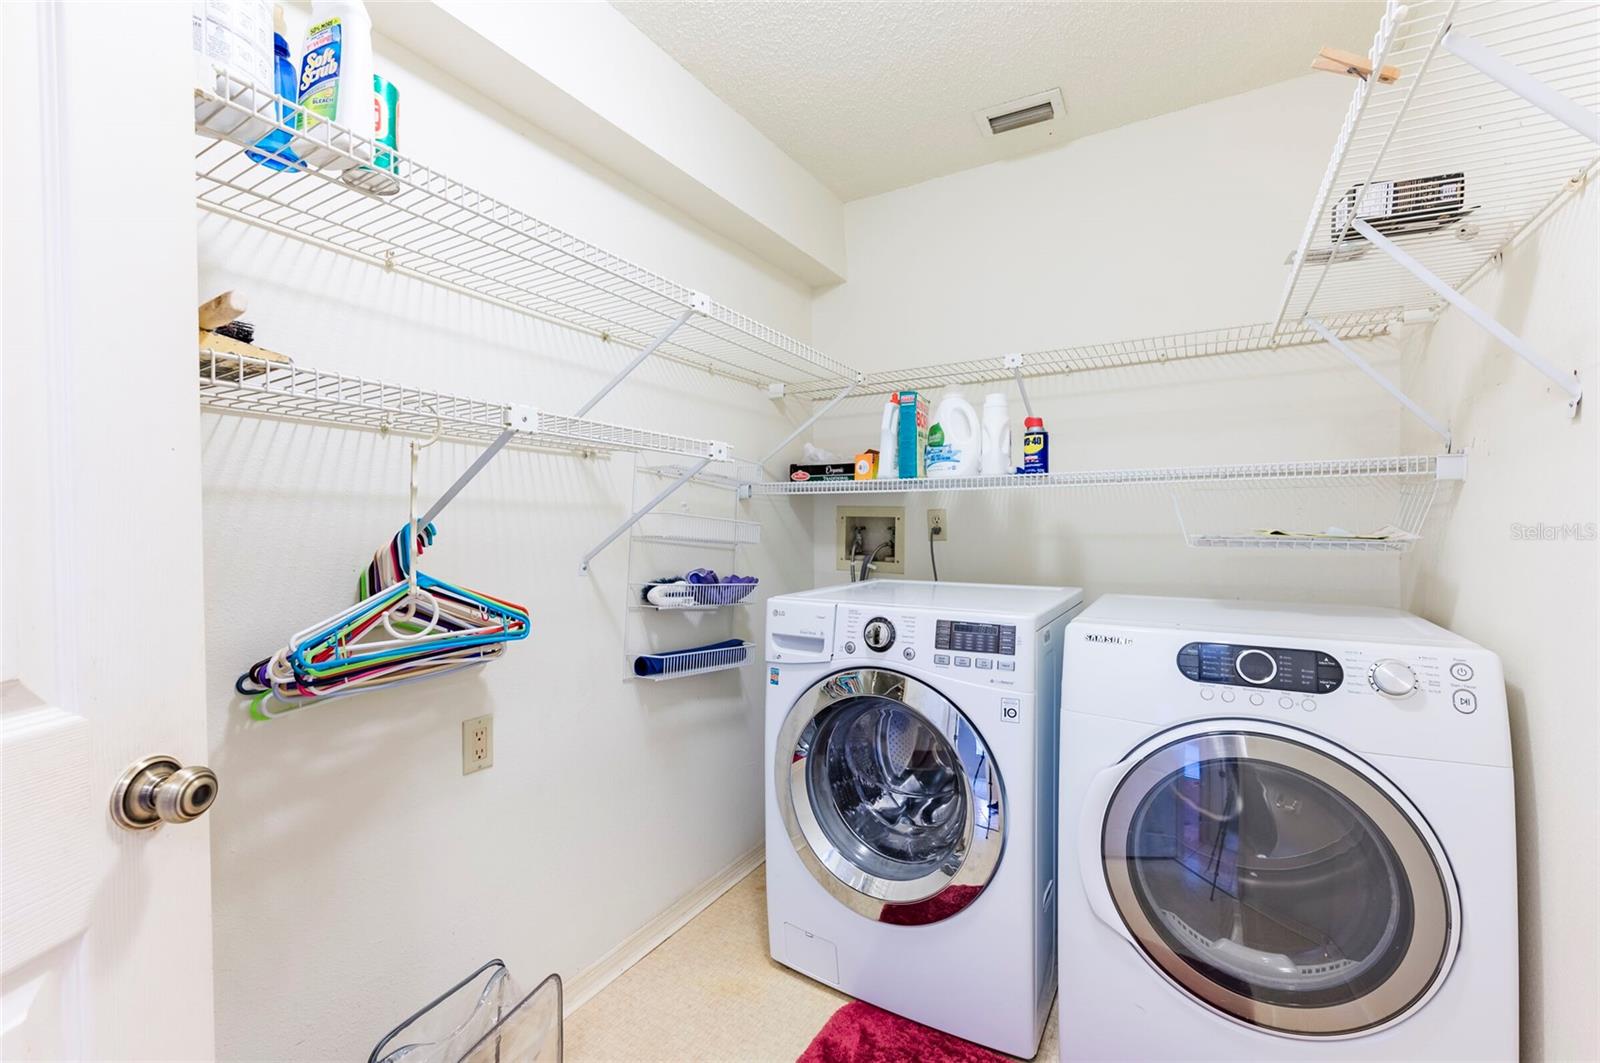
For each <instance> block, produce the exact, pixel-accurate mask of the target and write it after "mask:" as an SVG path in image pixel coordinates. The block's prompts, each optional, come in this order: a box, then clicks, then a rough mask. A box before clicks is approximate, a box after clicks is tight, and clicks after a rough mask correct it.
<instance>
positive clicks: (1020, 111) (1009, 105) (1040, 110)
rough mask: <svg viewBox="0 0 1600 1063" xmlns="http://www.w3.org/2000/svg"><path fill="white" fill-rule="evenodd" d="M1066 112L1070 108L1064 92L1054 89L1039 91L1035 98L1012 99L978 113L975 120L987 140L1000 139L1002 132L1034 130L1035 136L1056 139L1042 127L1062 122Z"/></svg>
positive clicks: (1049, 131) (1052, 131)
mask: <svg viewBox="0 0 1600 1063" xmlns="http://www.w3.org/2000/svg"><path fill="white" fill-rule="evenodd" d="M1066 113H1067V106H1066V104H1065V103H1063V102H1062V100H1061V90H1060V89H1050V90H1049V91H1048V92H1036V93H1034V94H1033V95H1032V96H1024V97H1022V98H1021V99H1020V100H1008V101H1006V102H1005V103H1001V104H996V105H995V106H993V107H985V108H984V109H983V110H981V111H977V112H976V113H974V115H973V117H974V118H976V119H977V120H978V130H979V132H981V133H982V134H983V135H984V136H986V137H997V136H999V135H1000V134H1001V133H1012V132H1015V131H1017V130H1019V129H1029V128H1032V129H1033V130H1034V136H1035V137H1038V138H1040V139H1043V138H1045V137H1050V136H1054V135H1055V130H1054V129H1053V128H1044V129H1041V128H1039V127H1040V126H1044V125H1045V124H1046V123H1053V122H1059V121H1060V120H1061V119H1062V118H1063V117H1064V116H1065V115H1066ZM1030 139H1031V138H1030Z"/></svg>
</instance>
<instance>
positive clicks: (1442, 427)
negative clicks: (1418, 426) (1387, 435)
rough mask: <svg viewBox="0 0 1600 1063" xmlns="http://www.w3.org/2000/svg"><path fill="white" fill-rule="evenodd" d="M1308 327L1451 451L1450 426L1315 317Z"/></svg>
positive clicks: (1307, 320)
mask: <svg viewBox="0 0 1600 1063" xmlns="http://www.w3.org/2000/svg"><path fill="white" fill-rule="evenodd" d="M1306 325H1307V326H1309V327H1310V328H1311V330H1312V331H1313V332H1315V333H1316V334H1317V335H1319V336H1321V337H1322V338H1323V340H1324V341H1325V342H1326V343H1327V344H1328V346H1330V347H1332V348H1333V349H1334V350H1336V351H1338V352H1339V353H1340V354H1342V355H1344V356H1345V357H1346V358H1347V359H1349V360H1350V363H1351V364H1352V365H1354V366H1355V367H1356V368H1357V369H1359V370H1361V371H1362V372H1363V373H1365V374H1367V376H1369V377H1371V378H1372V380H1373V382H1374V383H1376V384H1377V385H1378V386H1379V387H1380V388H1382V389H1383V390H1384V391H1387V392H1388V393H1389V394H1390V395H1392V396H1393V397H1394V398H1395V399H1396V400H1398V401H1399V403H1400V405H1402V406H1404V407H1405V408H1406V409H1407V410H1410V411H1411V413H1412V415H1413V416H1415V417H1416V418H1417V420H1419V421H1421V422H1422V423H1423V424H1425V425H1427V426H1428V428H1429V429H1430V430H1432V431H1433V433H1434V434H1435V435H1437V436H1439V437H1440V438H1441V439H1443V440H1444V448H1445V450H1447V451H1448V450H1449V449H1450V427H1449V425H1446V424H1445V423H1444V422H1442V421H1440V420H1439V419H1438V418H1437V417H1435V416H1433V415H1432V414H1431V413H1429V412H1428V411H1427V410H1424V409H1423V408H1422V407H1421V406H1419V405H1417V403H1416V402H1414V401H1413V400H1412V398H1411V396H1410V395H1407V394H1406V393H1405V392H1403V391H1401V390H1400V389H1399V387H1397V386H1396V385H1395V383H1394V381H1392V380H1390V379H1389V378H1388V377H1386V376H1384V375H1383V374H1382V373H1380V372H1378V370H1377V367H1376V366H1374V365H1373V364H1372V363H1371V362H1369V361H1367V360H1366V359H1365V358H1363V357H1361V355H1359V354H1357V353H1356V352H1355V349H1354V348H1353V347H1351V346H1350V345H1349V344H1348V343H1346V342H1345V341H1344V340H1341V339H1340V338H1339V337H1338V336H1335V335H1334V334H1333V332H1332V331H1331V330H1329V328H1328V327H1327V326H1326V325H1324V324H1323V323H1322V322H1320V321H1318V320H1317V319H1316V318H1314V317H1308V318H1306Z"/></svg>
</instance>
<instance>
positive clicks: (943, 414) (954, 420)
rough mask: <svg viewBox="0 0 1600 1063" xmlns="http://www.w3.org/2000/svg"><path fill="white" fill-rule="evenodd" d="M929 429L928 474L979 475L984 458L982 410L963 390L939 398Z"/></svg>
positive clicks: (938, 475)
mask: <svg viewBox="0 0 1600 1063" xmlns="http://www.w3.org/2000/svg"><path fill="white" fill-rule="evenodd" d="M934 419H935V422H936V423H935V424H934V425H933V427H931V428H929V429H928V476H929V477H930V478H932V477H951V476H976V475H977V474H978V465H979V461H980V453H979V448H980V442H979V439H980V436H979V431H978V411H977V410H975V409H973V408H972V403H970V402H968V401H967V400H966V399H964V398H962V397H961V395H960V394H958V393H955V392H951V393H950V394H948V395H946V396H945V397H944V398H943V399H941V400H940V401H939V409H938V410H937V411H936V413H935V415H934Z"/></svg>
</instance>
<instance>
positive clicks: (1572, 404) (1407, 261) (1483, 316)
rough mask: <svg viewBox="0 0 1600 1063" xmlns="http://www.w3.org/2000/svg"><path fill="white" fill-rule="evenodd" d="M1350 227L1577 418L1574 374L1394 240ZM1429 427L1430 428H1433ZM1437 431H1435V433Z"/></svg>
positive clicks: (1359, 224) (1361, 225)
mask: <svg viewBox="0 0 1600 1063" xmlns="http://www.w3.org/2000/svg"><path fill="white" fill-rule="evenodd" d="M1351 225H1352V227H1353V228H1354V229H1355V230H1356V231H1357V232H1358V233H1360V234H1361V235H1362V236H1364V237H1366V238H1367V242H1368V243H1370V244H1372V246H1374V247H1376V248H1377V249H1378V250H1380V251H1382V252H1383V253H1384V254H1386V255H1388V256H1389V257H1390V258H1392V259H1394V260H1395V261H1396V262H1398V263H1400V265H1402V266H1404V267H1405V269H1406V271H1407V272H1409V273H1410V274H1412V275H1413V276H1414V277H1416V278H1417V279H1418V280H1420V281H1421V282H1422V283H1424V284H1426V285H1427V286H1428V287H1430V288H1432V289H1433V290H1434V291H1436V292H1438V293H1439V295H1440V297H1441V298H1443V299H1444V300H1445V301H1446V302H1448V303H1450V305H1452V306H1454V307H1455V308H1456V309H1457V310H1460V311H1461V312H1462V313H1464V314H1466V315H1467V316H1468V317H1470V318H1471V319H1472V320H1473V321H1474V322H1476V323H1477V325H1478V326H1479V327H1480V328H1482V329H1483V330H1484V331H1485V332H1487V333H1488V334H1489V335H1491V336H1493V337H1494V338H1495V339H1497V340H1499V341H1500V342H1501V343H1503V344H1505V345H1506V346H1507V347H1509V348H1511V350H1512V352H1513V353H1515V354H1516V355H1517V357H1519V358H1521V359H1522V360H1523V361H1524V362H1527V363H1528V364H1529V365H1531V366H1533V367H1534V368H1535V369H1537V370H1538V371H1539V372H1540V373H1543V374H1544V375H1545V376H1546V377H1548V378H1549V380H1550V382H1551V383H1553V384H1554V385H1555V386H1556V387H1558V388H1560V389H1561V390H1562V391H1564V392H1566V395H1567V416H1569V417H1576V416H1577V415H1578V404H1579V403H1580V402H1582V401H1583V385H1582V384H1580V383H1579V382H1578V380H1577V376H1576V374H1571V375H1569V374H1567V373H1563V372H1562V371H1561V370H1560V369H1557V368H1556V367H1555V366H1553V365H1551V364H1550V363H1549V362H1547V361H1545V360H1544V358H1543V357H1541V356H1540V355H1539V352H1537V351H1535V350H1534V349H1533V348H1532V347H1530V346H1528V344H1527V343H1526V342H1525V341H1524V340H1523V339H1522V337H1520V336H1518V335H1517V334H1516V333H1514V332H1512V331H1511V330H1510V329H1508V328H1506V327H1505V326H1504V325H1502V324H1500V322H1498V321H1496V320H1495V318H1494V315H1492V314H1490V313H1489V312H1488V311H1487V310H1484V309H1483V308H1482V307H1480V306H1479V305H1478V304H1477V303H1474V302H1473V301H1472V300H1470V299H1468V298H1467V297H1466V296H1464V295H1462V294H1461V293H1460V292H1458V291H1456V290H1455V289H1454V288H1452V287H1450V285H1448V284H1446V283H1445V282H1444V281H1443V280H1442V279H1441V278H1440V277H1438V276H1437V275H1436V274H1435V273H1434V272H1433V271H1432V270H1430V269H1428V267H1427V266H1424V265H1423V264H1422V263H1421V262H1418V261H1417V260H1416V259H1415V258H1412V257H1411V256H1410V255H1409V254H1407V253H1406V252H1405V250H1404V249H1402V248H1401V247H1400V246H1399V245H1398V244H1396V243H1395V242H1394V241H1393V240H1390V239H1389V238H1388V237H1387V236H1384V235H1383V234H1382V233H1380V232H1379V231H1378V230H1376V229H1374V228H1373V227H1372V226H1371V225H1369V224H1367V223H1366V222H1365V221H1363V220H1361V219H1360V218H1356V219H1355V220H1354V221H1353V222H1352V223H1351ZM1397 394H1398V393H1397ZM1402 401H1405V402H1406V404H1407V407H1408V408H1410V409H1411V410H1412V412H1413V413H1416V412H1418V411H1417V410H1416V409H1415V408H1414V407H1411V405H1410V400H1409V399H1406V400H1402ZM1429 427H1432V425H1430V426H1429ZM1437 430H1438V429H1435V431H1437Z"/></svg>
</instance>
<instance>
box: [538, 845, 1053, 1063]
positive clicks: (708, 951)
mask: <svg viewBox="0 0 1600 1063" xmlns="http://www.w3.org/2000/svg"><path fill="white" fill-rule="evenodd" d="M849 999H850V998H849V997H846V996H845V995H844V994H842V993H839V992H836V991H834V990H832V989H829V988H828V987H826V986H823V985H821V984H820V983H817V982H813V981H811V980H810V979H809V978H805V977H803V976H801V975H798V974H795V973H794V972H793V971H791V970H789V969H788V968H787V967H784V966H781V965H780V964H777V963H774V962H773V961H772V958H771V957H770V956H768V955H767V879H766V867H765V865H763V866H762V867H759V868H757V869H756V870H755V871H753V872H751V873H750V874H749V875H748V876H747V877H746V878H744V879H743V880H742V881H740V882H739V884H738V885H736V886H734V887H733V888H732V889H731V890H729V891H728V892H727V893H725V894H723V895H722V896H721V897H719V898H718V899H717V900H716V902H715V903H713V904H712V905H711V906H710V907H709V908H707V909H706V910H705V911H703V912H701V913H700V914H699V915H698V916H696V917H695V918H694V919H693V920H691V921H690V922H689V923H688V925H686V926H685V927H684V928H683V929H682V930H680V931H678V932H677V933H676V934H674V935H672V937H670V938H668V939H667V940H666V941H664V942H662V943H661V944H660V945H659V946H657V948H656V949H655V950H654V951H652V952H651V953H650V954H649V955H648V956H646V957H645V958H644V959H642V960H640V961H639V962H638V963H636V964H634V965H633V966H632V967H630V968H629V969H628V970H627V971H626V972H625V973H624V974H623V975H622V977H620V978H618V979H617V980H616V981H614V982H612V983H611V984H610V985H608V986H606V988H605V989H603V990H601V991H600V992H599V993H598V994H597V995H596V996H595V997H594V998H593V999H592V1000H590V1001H589V1002H588V1003H587V1004H585V1005H584V1006H583V1007H581V1008H579V1009H578V1010H577V1011H576V1012H575V1013H573V1015H572V1017H571V1018H569V1019H568V1020H567V1026H566V1058H567V1060H568V1061H569V1063H588V1061H596V1063H635V1061H639V1063H644V1061H661V1063H689V1061H694V1063H701V1061H705V1063H724V1061H726V1063H735V1061H737V1063H766V1061H774V1063H777V1061H783V1063H790V1061H792V1060H794V1059H795V1057H797V1056H798V1055H799V1054H800V1053H801V1052H803V1051H805V1048H806V1046H807V1045H808V1044H810V1043H811V1038H813V1037H815V1036H816V1033H817V1031H818V1030H820V1029H822V1026H823V1023H825V1022H827V1021H828V1016H830V1015H832V1014H833V1013H834V1012H835V1011H837V1010H838V1009H839V1007H840V1006H841V1005H842V1004H844V1003H845V1002H846V1001H848V1000H849ZM1036 1058H1037V1059H1038V1060H1040V1061H1041V1063H1049V1061H1054V1060H1055V1059H1056V1058H1057V1040H1056V1017H1055V1015H1054V1013H1052V1014H1051V1016H1050V1025H1049V1027H1048V1028H1047V1029H1046V1030H1045V1032H1044V1041H1043V1043H1042V1044H1041V1045H1040V1046H1039V1055H1038V1056H1037V1057H1036Z"/></svg>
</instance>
